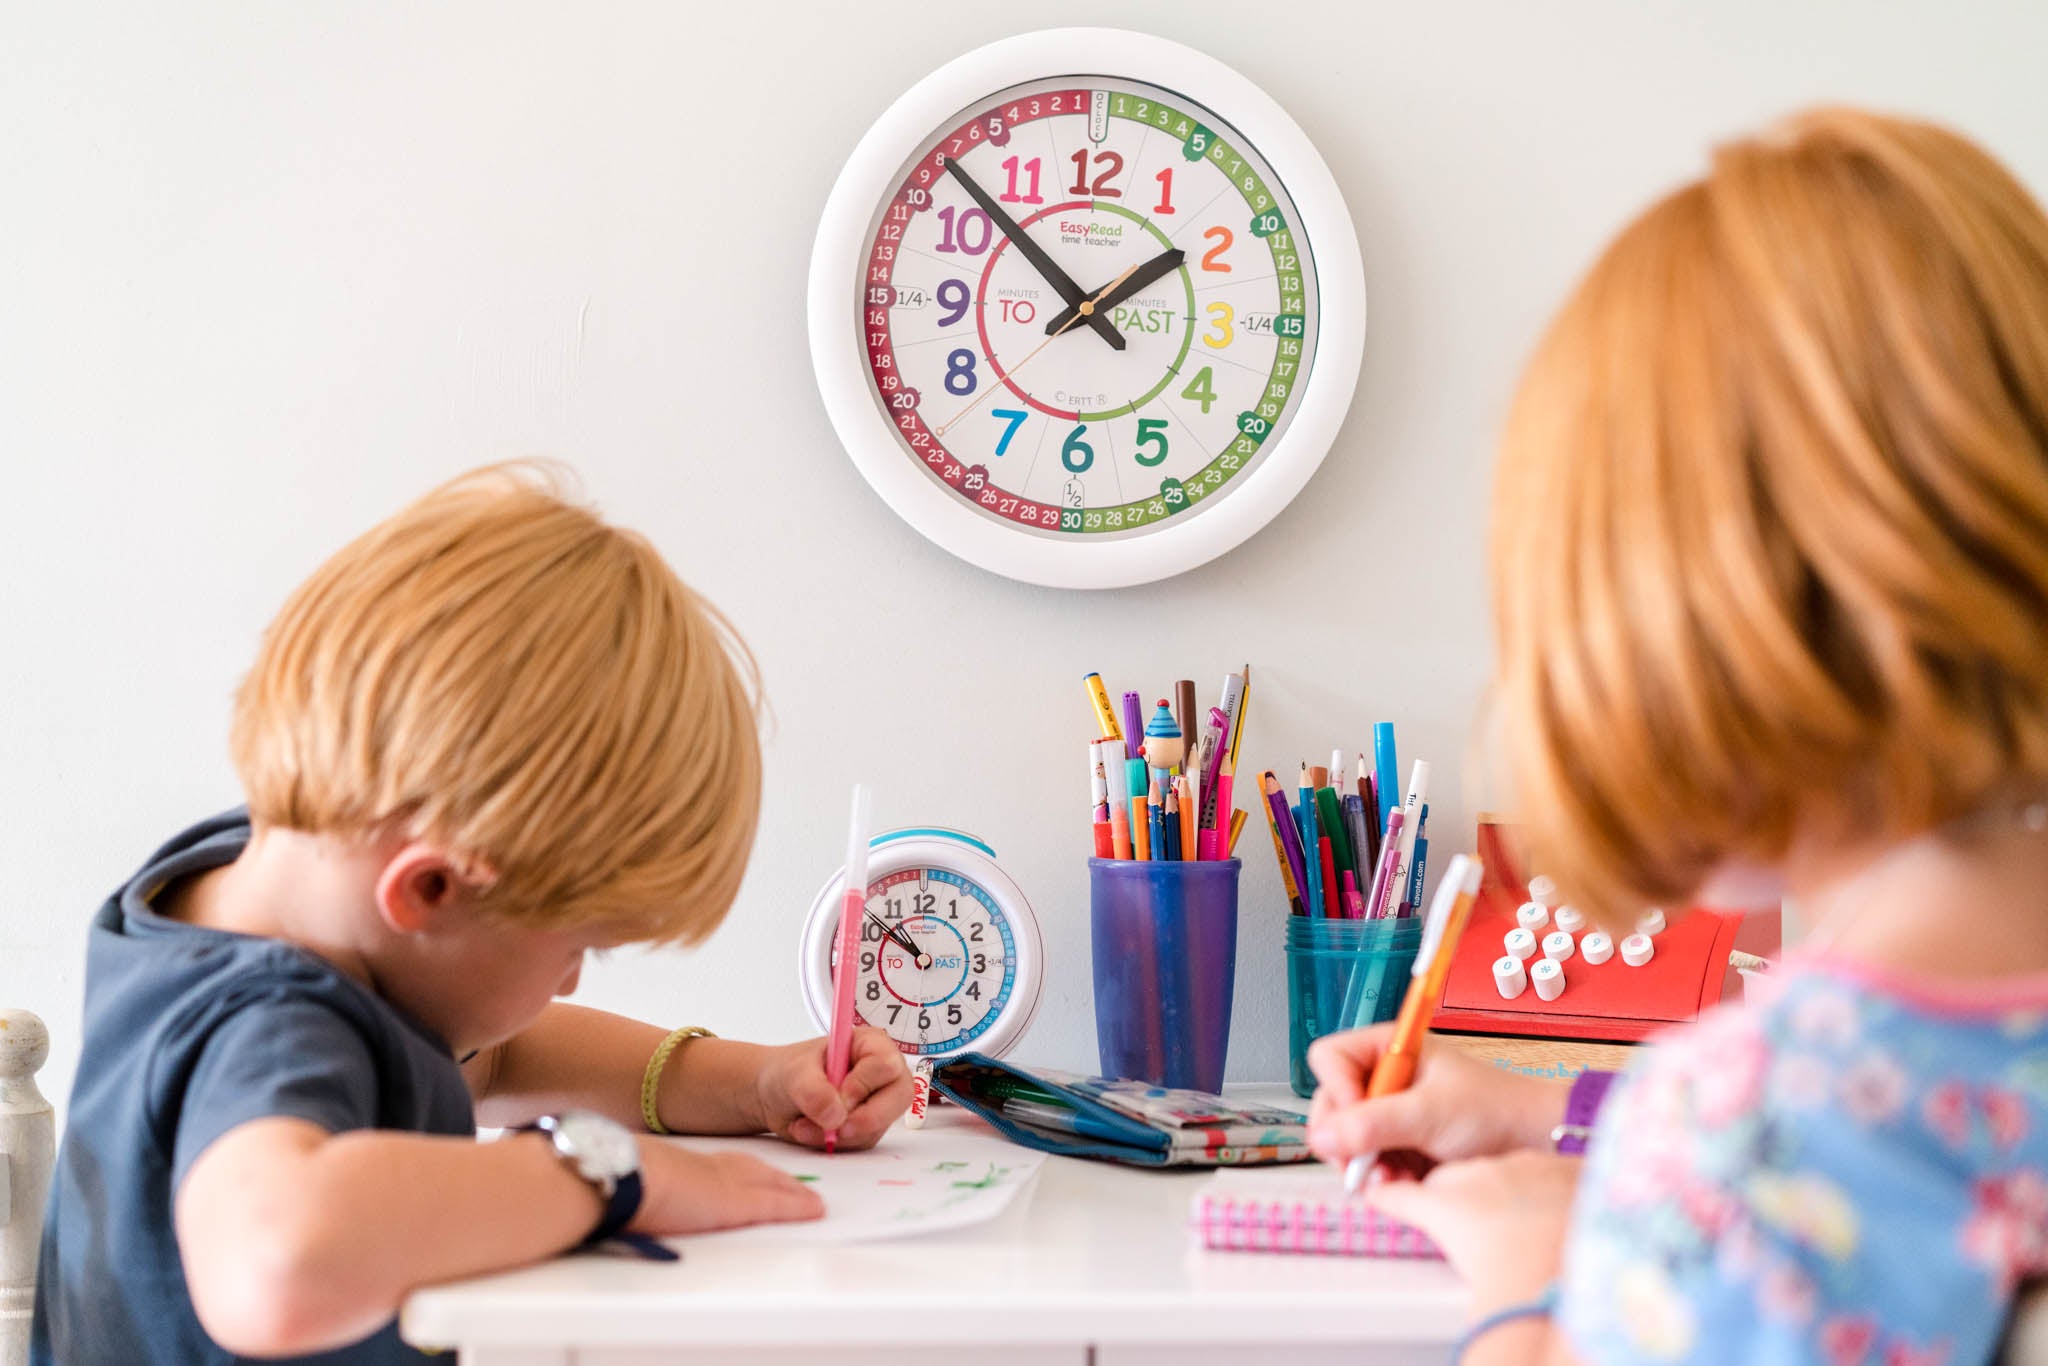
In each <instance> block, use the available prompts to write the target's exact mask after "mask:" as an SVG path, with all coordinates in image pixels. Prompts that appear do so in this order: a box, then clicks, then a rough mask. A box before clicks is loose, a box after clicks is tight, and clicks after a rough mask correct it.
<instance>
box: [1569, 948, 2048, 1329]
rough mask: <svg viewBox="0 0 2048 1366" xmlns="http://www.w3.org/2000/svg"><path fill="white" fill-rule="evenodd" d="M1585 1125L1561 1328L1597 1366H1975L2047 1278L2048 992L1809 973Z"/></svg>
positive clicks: (1777, 985) (1715, 1025)
mask: <svg viewBox="0 0 2048 1366" xmlns="http://www.w3.org/2000/svg"><path fill="white" fill-rule="evenodd" d="M1769 980H1770V984H1771V989H1772V994H1771V995H1770V996H1769V997H1767V998H1766V999H1765V1000H1763V1001H1762V1002H1761V1003H1753V1004H1749V1005H1746V1006H1740V1007H1736V1006H1728V1007H1722V1008H1720V1009H1717V1010H1714V1011H1711V1012H1709V1013H1708V1014H1706V1015H1704V1016H1702V1017H1701V1018H1700V1021H1699V1023H1698V1024H1697V1025H1694V1026H1693V1027H1691V1028H1688V1029H1680V1030H1673V1031H1672V1032H1671V1033H1669V1034H1667V1035H1664V1036H1662V1037H1661V1038H1660V1039H1659V1041H1658V1042H1657V1043H1656V1044H1655V1045H1653V1046H1651V1047H1649V1048H1647V1049H1646V1050H1644V1052H1643V1054H1642V1055H1641V1056H1640V1058H1639V1059H1638V1060H1637V1062H1636V1063H1635V1064H1634V1065H1632V1066H1631V1067H1630V1068H1629V1070H1628V1073H1627V1074H1626V1075H1625V1076H1624V1077H1623V1078H1622V1080H1621V1081H1620V1083H1618V1084H1617V1086H1616V1087H1615V1090H1614V1093H1613V1095H1612V1096H1611V1097H1610V1099H1609V1100H1608V1102H1607V1104H1606V1105H1605V1107H1604V1108H1603V1109H1602V1110H1601V1112H1600V1122H1599V1127H1598V1129H1597V1131H1596V1132H1595V1134H1594V1137H1593V1142H1592V1147H1591V1149H1590V1151H1589V1153H1588V1156H1587V1161H1586V1170H1585V1173H1584V1176H1583V1179H1582V1181H1581V1184H1580V1188H1579V1198H1578V1202H1577V1205H1576V1207H1575V1210H1574V1214H1573V1224H1572V1233H1571V1238H1570V1241H1569V1243H1568V1245H1567V1248H1566V1254H1565V1275H1564V1285H1563V1296H1562V1300H1561V1302H1560V1306H1559V1315H1560V1318H1561V1320H1562V1323H1563V1326H1564V1329H1565V1332H1566V1334H1567V1336H1568V1337H1569V1338H1570V1340H1571V1343H1572V1346H1573V1347H1574V1348H1576V1349H1577V1351H1578V1354H1579V1356H1580V1357H1581V1358H1582V1359H1583V1360H1585V1361H1587V1362H1589V1363H1593V1366H1615V1364H1616V1363H1639V1362H1688V1363H1704V1362H1725V1363H1729V1366H1804V1363H1826V1364H1828V1366H1966V1363H1981V1362H1985V1361H1988V1360H1989V1359H1990V1358H1991V1355H1992V1353H1993V1351H1994V1350H1995V1348H1996V1346H1997V1343H1998V1339H1999V1335H2000V1333H2001V1331H2002V1330H2003V1327H2004V1322H2005V1319H2006V1316H2007V1315H2008V1314H2009V1313H2010V1312H2011V1307H2012V1302H2013V1294H2014V1290H2015V1288H2016V1287H2017V1286H2018V1285H2019V1284H2020V1283H2021V1282H2023V1281H2026V1280H2029V1279H2031V1278H2033V1277H2036V1276H2039V1275H2041V1274H2042V1273H2043V1272H2044V1271H2048V979H2044V978H2040V977H2034V978H2023V979H2013V980H2008V981H2004V982H1975V983H1943V982H1935V981H1929V980H1922V979H1915V978H1910V977H1907V976H1904V975H1900V974H1883V973H1880V972H1878V971H1876V970H1873V969H1870V968H1867V967H1862V966H1859V965H1854V964H1849V963H1844V962H1838V961H1826V960H1815V959H1808V960H1806V961H1797V960H1795V961H1794V962H1792V963H1790V964H1788V965H1787V968H1786V970H1785V971H1783V972H1776V973H1773V974H1771V978H1770V979H1769Z"/></svg>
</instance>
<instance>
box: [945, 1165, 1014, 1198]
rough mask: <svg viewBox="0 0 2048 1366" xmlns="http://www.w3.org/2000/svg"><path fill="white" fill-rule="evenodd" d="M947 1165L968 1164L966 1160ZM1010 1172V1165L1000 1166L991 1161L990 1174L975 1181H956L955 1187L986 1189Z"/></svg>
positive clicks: (960, 1188)
mask: <svg viewBox="0 0 2048 1366" xmlns="http://www.w3.org/2000/svg"><path fill="white" fill-rule="evenodd" d="M946 1165H947V1166H949V1167H964V1166H966V1165H967V1164H966V1163H965V1162H949V1163H947V1164H946ZM1009 1174H1010V1169H1009V1168H1008V1167H998V1166H997V1165H996V1164H995V1163H993V1162H991V1163H989V1164H988V1174H987V1175H986V1176H983V1177H981V1178H980V1179H979V1180H974V1181H955V1182H954V1183H953V1188H954V1189H955V1190H976V1191H985V1190H987V1189H988V1188H989V1187H990V1186H993V1185H995V1184H996V1183H997V1182H999V1181H1001V1180H1002V1179H1003V1178H1004V1177H1005V1176H1008V1175H1009Z"/></svg>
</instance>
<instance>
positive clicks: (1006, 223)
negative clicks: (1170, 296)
mask: <svg viewBox="0 0 2048 1366" xmlns="http://www.w3.org/2000/svg"><path fill="white" fill-rule="evenodd" d="M946 171H947V173H948V174H950V175H951V176H952V177H953V179H955V180H957V181H959V182H960V185H961V188H963V189H965V190H966V191H967V194H968V197H969V198H971V199H973V200H974V202H975V203H976V204H978V205H980V206H981V211H982V212H983V213H985V214H987V215H988V218H989V221H990V222H991V223H994V224H995V225H996V230H997V231H998V232H1000V233H1002V235H1003V236H1005V237H1007V238H1009V239H1010V245H1012V246H1014V247H1015V248H1017V254H1018V255H1020V256H1022V257H1023V258H1024V259H1025V260H1027V261H1029V262H1030V263H1031V268H1032V269H1033V270H1035V271H1037V272H1038V273H1039V274H1040V275H1041V276H1043V277H1044V278H1045V282H1046V283H1047V284H1049V285H1051V286H1052V287H1053V292H1054V293H1056V294H1058V295H1059V296H1060V299H1061V301H1062V302H1064V303H1065V304H1066V305H1067V313H1066V314H1065V315H1062V316H1070V315H1072V314H1073V313H1075V312H1077V311H1078V310H1077V309H1076V308H1075V307H1074V305H1076V304H1078V303H1080V302H1081V300H1083V299H1085V298H1087V297H1088V296H1087V295H1086V294H1083V293H1082V292H1081V286H1079V285H1077V284H1075V283H1074V281H1073V277H1072V276H1070V275H1068V274H1067V273H1066V272H1065V271H1064V270H1061V269H1060V268H1059V266H1058V265H1056V264H1055V263H1054V262H1053V259H1052V257H1050V256H1048V255H1046V252H1045V248H1043V247H1041V246H1039V245H1038V243H1036V242H1034V241H1032V240H1031V238H1030V237H1029V236H1028V235H1026V233H1025V231H1024V229H1023V228H1021V227H1019V226H1018V225H1017V220H1016V219H1014V218H1012V217H1010V215H1008V214H1007V213H1004V212H1003V206H1002V205H1001V204H998V203H997V202H996V201H995V200H994V199H992V198H990V197H989V193H988V191H987V190H984V189H982V188H981V186H979V185H977V184H975V183H974V178H973V177H972V176H970V175H968V174H967V172H966V171H964V170H962V169H961V168H960V163H959V162H957V161H955V160H952V159H951V158H948V159H947V161H946ZM1088 325H1089V326H1090V327H1092V328H1094V329H1095V335H1097V336H1098V337H1101V338H1102V339H1103V340H1104V341H1106V342H1108V343H1109V344H1110V345H1111V346H1113V347H1115V348H1116V349H1117V350H1119V351H1121V350H1123V349H1124V336H1123V333H1121V332H1119V331H1117V330H1116V328H1115V327H1114V326H1113V325H1112V324H1111V323H1110V321H1109V319H1108V318H1107V317H1106V316H1104V315H1103V314H1101V313H1094V314H1091V315H1090V316H1089V318H1088Z"/></svg>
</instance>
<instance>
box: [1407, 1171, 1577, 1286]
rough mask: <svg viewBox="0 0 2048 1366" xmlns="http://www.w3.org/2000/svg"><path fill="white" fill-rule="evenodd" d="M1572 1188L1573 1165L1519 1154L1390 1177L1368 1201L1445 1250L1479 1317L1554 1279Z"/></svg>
mask: <svg viewBox="0 0 2048 1366" xmlns="http://www.w3.org/2000/svg"><path fill="white" fill-rule="evenodd" d="M1578 1185H1579V1159H1578V1158H1576V1157H1558V1156H1556V1155H1554V1154H1551V1153H1543V1152H1533V1151H1526V1150H1525V1151H1523V1152H1517V1153H1510V1154H1508V1155H1507V1156H1506V1157H1484V1158H1474V1159H1470V1160H1467V1161H1463V1162H1443V1163H1439V1164H1438V1165H1437V1166H1436V1167H1434V1168H1432V1169H1431V1170H1430V1173H1429V1175H1427V1176H1425V1177H1423V1178H1422V1179H1421V1180H1420V1181H1415V1180H1408V1179H1404V1178H1402V1177H1400V1176H1393V1177H1389V1178H1388V1179H1386V1180H1382V1181H1380V1182H1378V1183H1376V1184H1375V1185H1373V1186H1371V1187H1370V1188H1369V1189H1368V1194H1367V1199H1368V1200H1370V1201H1371V1203H1372V1204H1373V1205H1374V1206H1375V1207H1376V1208H1378V1209H1380V1210H1381V1211H1383V1212H1385V1213H1386V1214H1388V1215H1389V1216H1391V1217H1393V1218H1395V1219H1399V1220H1400V1221H1401V1222H1402V1223H1404V1224H1413V1225H1414V1226H1415V1227H1417V1228H1419V1229H1421V1230H1422V1231H1423V1232H1424V1233H1427V1234H1428V1235H1429V1236H1430V1239H1431V1241H1433V1242H1435V1244H1436V1245H1437V1246H1438V1247H1440V1248H1442V1249H1443V1253H1444V1257H1445V1259H1446V1260H1448V1261H1449V1262H1450V1264H1451V1265H1452V1267H1453V1268H1455V1269H1456V1270H1457V1272H1458V1274H1459V1275H1461V1276H1462V1277H1463V1278H1464V1280H1465V1283H1466V1284H1467V1285H1468V1286H1470V1287H1471V1288H1472V1295H1473V1312H1474V1313H1475V1314H1480V1313H1486V1312H1489V1311H1491V1310H1493V1309H1497V1308H1500V1307H1502V1306H1504V1305H1509V1304H1515V1303H1519V1302H1521V1301H1524V1300H1529V1299H1533V1298H1535V1297H1536V1296H1537V1295H1539V1294H1541V1293H1542V1292H1543V1289H1544V1288H1545V1287H1546V1286H1548V1285H1549V1284H1550V1283H1551V1282H1552V1281H1553V1280H1555V1279H1556V1278H1557V1269H1558V1266H1559V1263H1560V1262H1561V1261H1562V1259H1563V1257H1562V1254H1563V1249H1564V1238H1565V1233H1566V1230H1567V1228H1568V1226H1569V1224H1570V1221H1571V1207H1572V1198H1573V1196H1574V1195H1575V1194H1576V1193H1577V1191H1578Z"/></svg>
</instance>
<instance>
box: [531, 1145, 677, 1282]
mask: <svg viewBox="0 0 2048 1366" xmlns="http://www.w3.org/2000/svg"><path fill="white" fill-rule="evenodd" d="M535 1131H538V1132H540V1133H543V1134H546V1135H547V1136H548V1141H549V1142H550V1143H552V1144H553V1145H554V1149H555V1156H556V1157H558V1158H560V1159H561V1160H562V1165H563V1166H565V1167H567V1168H568V1169H569V1170H570V1171H572V1172H574V1173H575V1174H576V1175H577V1177H579V1178H580V1179H582V1180H583V1181H585V1182H588V1183H589V1185H590V1188H591V1189H592V1190H594V1191H596V1192H597V1195H598V1198H599V1199H600V1200H602V1201H604V1215H603V1217H602V1218H600V1219H599V1220H598V1221H597V1227H596V1228H594V1229H592V1230H591V1231H590V1236H589V1237H587V1238H585V1239H584V1240H583V1243H582V1246H584V1247H593V1246H595V1245H596V1244H598V1243H602V1242H605V1241H607V1240H610V1239H617V1240H618V1241H619V1242H622V1243H625V1244H626V1245H628V1246H629V1247H632V1248H634V1249H635V1250H636V1251H638V1252H639V1253H640V1254H641V1255H642V1256H644V1257H650V1258H653V1259H655V1260H658V1261H668V1262H672V1261H675V1260H677V1254H676V1253H675V1252H673V1251H672V1250H670V1249H669V1248H667V1247H665V1246H663V1245H662V1244H661V1243H659V1242H657V1241H656V1240H654V1239H652V1238H643V1237H641V1236H639V1235H637V1234H630V1233H626V1232H624V1229H625V1227H626V1225H627V1224H629V1223H631V1222H632V1221H633V1216H634V1215H635V1214H637V1213H639V1211H640V1200H641V1197H642V1195H643V1194H644V1188H643V1186H642V1185H641V1182H640V1145H639V1144H638V1143H637V1142H635V1141H634V1138H633V1135H632V1134H631V1133H630V1132H629V1131H628V1130H627V1129H626V1126H625V1125H623V1124H620V1123H617V1122H616V1121H614V1120H609V1119H606V1118H605V1117H604V1116H603V1115H600V1114H595V1113H593V1112H591V1111H589V1110H566V1111H564V1112H563V1113H561V1114H559V1115H542V1116H541V1117H540V1118H539V1119H536V1120H535V1121H533V1123H531V1124H524V1125H521V1126H520V1128H519V1130H518V1132H520V1133H532V1132H535Z"/></svg>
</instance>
